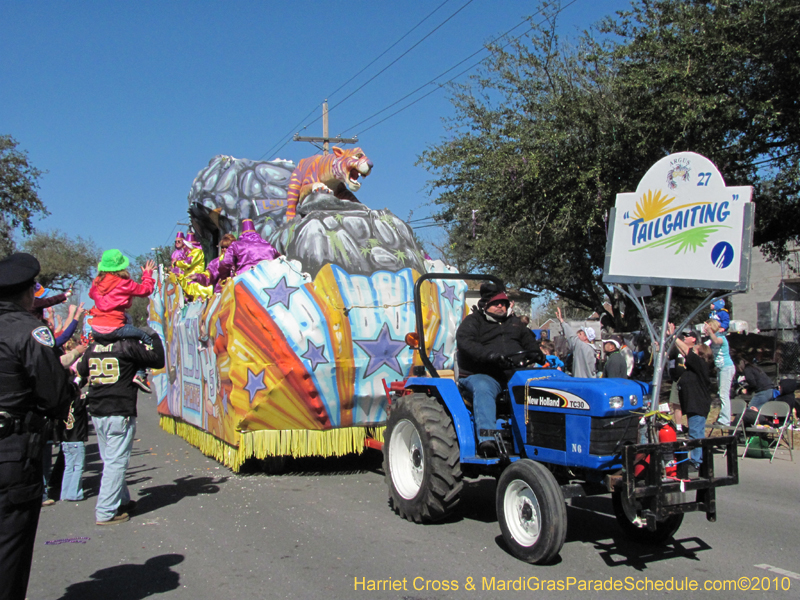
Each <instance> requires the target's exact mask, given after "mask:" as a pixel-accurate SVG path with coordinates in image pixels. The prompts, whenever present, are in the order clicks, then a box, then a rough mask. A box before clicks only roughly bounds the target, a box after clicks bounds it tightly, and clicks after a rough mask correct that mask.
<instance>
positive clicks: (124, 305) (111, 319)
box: [89, 271, 156, 333]
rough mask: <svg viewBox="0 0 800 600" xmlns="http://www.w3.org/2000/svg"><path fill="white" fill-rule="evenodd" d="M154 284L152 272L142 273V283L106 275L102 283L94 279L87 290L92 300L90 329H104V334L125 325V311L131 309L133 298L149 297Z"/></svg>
mask: <svg viewBox="0 0 800 600" xmlns="http://www.w3.org/2000/svg"><path fill="white" fill-rule="evenodd" d="M155 285H156V282H155V280H154V279H153V272H152V271H144V272H143V273H142V283H136V282H135V281H134V280H133V279H123V278H122V277H117V276H116V275H106V276H105V277H104V278H103V279H102V281H98V280H97V279H95V280H94V281H93V282H92V287H91V289H90V290H89V298H91V299H92V300H94V308H93V309H92V310H90V311H89V313H90V314H91V315H92V317H93V319H92V327H93V328H95V329H98V331H100V330H101V328H102V329H106V331H105V333H107V332H108V331H112V330H114V329H119V328H120V327H122V326H123V325H125V322H126V321H125V311H126V310H127V309H129V308H130V307H131V304H132V303H133V298H134V297H135V296H149V295H150V294H152V293H153V288H155Z"/></svg>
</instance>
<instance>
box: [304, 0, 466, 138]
mask: <svg viewBox="0 0 800 600" xmlns="http://www.w3.org/2000/svg"><path fill="white" fill-rule="evenodd" d="M472 2H474V0H467V2H466V3H465V4H464V5H463V6H461V8H459V9H458V10H456V11H455V12H454V13H453V14H452V15H450V16H449V17H447V18H446V19H445V20H444V21H442V22H441V23H439V25H437V26H436V27H435V28H434V29H432V30H431V31H430V32H428V34H427V35H425V37H423V38H422V39H421V40H419V41H418V42H417V43H416V44H414V45H413V46H411V47H410V48H409V49H408V50H406V51H405V52H403V53H402V54H401V55H400V56H398V57H397V58H396V59H394V60H393V61H392V62H390V63H389V64H388V65H386V66H385V67H384V68H383V69H381V70H380V71H378V72H377V73H376V74H375V75H373V76H372V77H370V78H369V79H367V81H365V82H364V83H363V84H361V85H360V86H359V87H357V88H356V89H355V90H353V91H352V92H350V93H349V94H348V95H347V96H345V97H344V98H342V99H341V100H340V101H339V102H338V103H336V104H334V105H333V106H331V107H330V109H329V111H332V110H333V109H334V108H336V107H337V106H341V105H342V104H344V103H345V102H346V101H347V100H348V99H350V98H351V97H352V96H353V95H354V94H356V93H357V92H359V91H361V90H362V89H363V88H364V87H365V86H367V85H368V84H369V83H371V82H372V81H373V80H375V78H377V77H379V76H380V75H381V74H382V73H384V72H385V71H386V70H387V69H389V68H390V67H391V66H393V65H394V64H395V63H397V61H399V60H400V59H401V58H403V57H404V56H406V55H407V54H408V53H409V52H411V51H412V50H413V49H414V48H416V47H417V46H419V45H420V44H421V43H422V42H424V41H425V40H426V39H428V38H429V37H430V36H431V35H433V34H434V33H435V32H436V31H438V30H439V29H440V28H441V27H442V26H443V25H444V24H445V23H447V22H448V21H449V20H450V19H452V18H453V17H455V16H456V15H457V14H458V13H460V12H461V11H462V10H464V9H465V8H466V7H467V6H469V5H470V4H472ZM437 10H438V9H437ZM337 91H338V90H337ZM306 118H308V117H306ZM321 118H322V117H317V118H316V119H314V120H313V121H311V122H310V123H308V124H307V125H306V126H305V127H304V129H305V128H306V127H310V126H311V125H313V124H314V123H316V122H317V121H319V120H320V119H321Z"/></svg>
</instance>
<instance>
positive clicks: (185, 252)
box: [171, 231, 189, 276]
mask: <svg viewBox="0 0 800 600" xmlns="http://www.w3.org/2000/svg"><path fill="white" fill-rule="evenodd" d="M178 262H189V249H188V248H187V247H186V234H184V233H183V232H182V231H179V232H178V234H177V235H176V236H175V249H174V250H173V251H172V257H171V264H172V269H171V271H172V272H173V273H174V274H175V275H177V276H181V275H183V269H181V268H180V267H178V266H176V263H178Z"/></svg>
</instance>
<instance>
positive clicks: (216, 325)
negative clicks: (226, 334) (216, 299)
mask: <svg viewBox="0 0 800 600" xmlns="http://www.w3.org/2000/svg"><path fill="white" fill-rule="evenodd" d="M214 328H215V329H216V330H217V335H216V336H215V337H219V336H221V335H222V322H221V321H220V320H219V317H217V320H216V322H215V323H214Z"/></svg>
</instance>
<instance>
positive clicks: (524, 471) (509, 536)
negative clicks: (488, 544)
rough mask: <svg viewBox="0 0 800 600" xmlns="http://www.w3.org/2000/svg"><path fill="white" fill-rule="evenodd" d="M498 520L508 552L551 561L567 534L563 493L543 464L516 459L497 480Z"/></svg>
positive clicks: (536, 561) (533, 560)
mask: <svg viewBox="0 0 800 600" xmlns="http://www.w3.org/2000/svg"><path fill="white" fill-rule="evenodd" d="M496 505H497V520H498V521H499V522H500V531H502V533H503V539H504V540H505V542H506V545H507V546H508V548H509V549H510V550H511V553H512V554H513V555H514V556H516V557H517V558H519V559H520V560H524V561H525V562H529V563H532V564H541V563H548V562H550V561H552V560H553V559H554V558H555V557H556V555H557V554H558V553H559V552H560V551H561V548H562V547H563V546H564V540H565V539H566V537H567V509H566V506H565V504H564V494H563V493H562V491H561V486H560V485H558V482H557V481H556V479H555V477H553V474H552V473H551V472H550V471H549V470H548V469H547V468H546V467H544V466H543V465H542V464H540V463H537V462H534V461H532V460H528V459H522V460H518V461H517V462H515V463H514V464H512V465H511V466H510V467H508V468H507V469H506V470H505V471H503V473H502V475H500V481H499V482H498V483H497V496H496Z"/></svg>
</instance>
